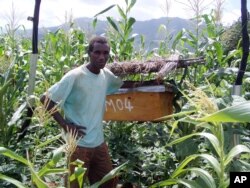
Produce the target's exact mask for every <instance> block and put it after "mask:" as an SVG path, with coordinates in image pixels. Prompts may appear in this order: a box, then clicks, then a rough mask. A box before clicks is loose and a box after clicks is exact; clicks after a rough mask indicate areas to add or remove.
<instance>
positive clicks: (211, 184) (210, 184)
mask: <svg viewBox="0 0 250 188" xmlns="http://www.w3.org/2000/svg"><path fill="white" fill-rule="evenodd" d="M186 171H190V172H192V173H195V174H196V175H197V176H199V177H201V178H202V179H203V180H204V182H205V183H206V186H205V187H209V188H216V184H215V181H214V178H213V177H212V176H211V175H210V174H209V173H208V172H207V171H206V170H203V169H201V168H188V169H186Z"/></svg>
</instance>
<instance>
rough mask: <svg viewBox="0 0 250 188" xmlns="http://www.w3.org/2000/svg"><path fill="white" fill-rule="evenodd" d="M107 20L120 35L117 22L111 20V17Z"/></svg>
mask: <svg viewBox="0 0 250 188" xmlns="http://www.w3.org/2000/svg"><path fill="white" fill-rule="evenodd" d="M107 20H108V22H109V23H110V25H111V26H112V27H113V28H114V29H115V30H116V31H117V32H118V33H119V29H118V27H117V25H116V24H115V21H114V20H113V18H111V17H110V16H109V17H107Z"/></svg>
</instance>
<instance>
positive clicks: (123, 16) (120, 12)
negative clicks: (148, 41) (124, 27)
mask: <svg viewBox="0 0 250 188" xmlns="http://www.w3.org/2000/svg"><path fill="white" fill-rule="evenodd" d="M117 8H118V12H119V14H120V16H121V17H122V18H123V19H124V20H125V19H126V14H125V13H124V12H123V10H122V8H121V7H120V6H119V5H117Z"/></svg>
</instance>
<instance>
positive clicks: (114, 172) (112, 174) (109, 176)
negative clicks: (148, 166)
mask: <svg viewBox="0 0 250 188" xmlns="http://www.w3.org/2000/svg"><path fill="white" fill-rule="evenodd" d="M127 164H128V162H125V163H123V164H122V165H120V166H118V167H116V168H114V169H113V170H112V171H110V172H109V173H108V174H106V175H105V176H104V177H103V178H102V179H101V181H99V182H96V183H95V184H93V185H91V186H90V188H98V187H99V186H100V185H101V184H103V183H105V182H106V181H108V180H110V179H112V178H114V177H115V176H117V175H118V174H119V173H120V171H121V170H123V169H124V168H126V165H127Z"/></svg>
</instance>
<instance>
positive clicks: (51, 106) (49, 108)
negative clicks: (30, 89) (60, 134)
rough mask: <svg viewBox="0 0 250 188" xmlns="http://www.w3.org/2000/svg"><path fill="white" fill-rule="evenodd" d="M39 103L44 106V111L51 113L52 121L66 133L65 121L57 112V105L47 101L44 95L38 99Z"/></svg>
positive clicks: (49, 100)
mask: <svg viewBox="0 0 250 188" xmlns="http://www.w3.org/2000/svg"><path fill="white" fill-rule="evenodd" d="M40 101H41V102H42V103H43V105H44V106H45V108H46V110H47V111H49V112H50V113H51V116H52V117H53V118H54V120H55V121H56V122H57V123H58V124H59V125H60V126H61V127H62V128H63V129H64V130H65V131H66V129H67V128H66V125H67V123H66V121H65V119H64V118H63V116H62V115H61V114H60V113H59V112H58V109H57V107H56V106H57V104H56V103H55V102H54V101H52V100H51V99H49V98H48V97H47V96H46V95H43V96H42V97H41V99H40Z"/></svg>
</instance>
